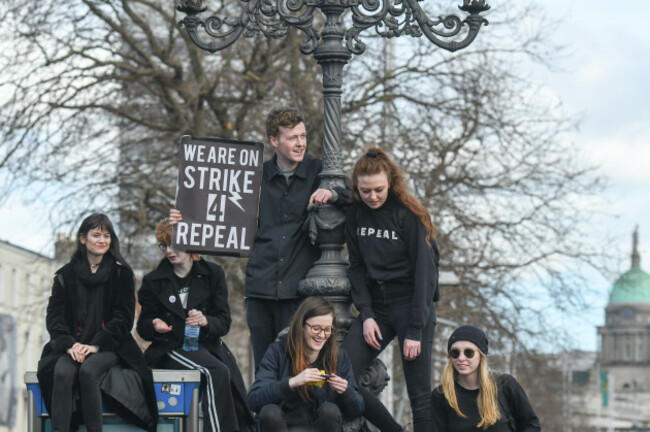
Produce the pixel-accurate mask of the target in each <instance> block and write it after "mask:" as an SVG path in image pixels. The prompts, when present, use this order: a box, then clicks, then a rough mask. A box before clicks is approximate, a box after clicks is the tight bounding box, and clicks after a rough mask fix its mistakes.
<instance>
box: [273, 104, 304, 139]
mask: <svg viewBox="0 0 650 432" xmlns="http://www.w3.org/2000/svg"><path fill="white" fill-rule="evenodd" d="M304 122H305V119H304V118H303V116H302V113H301V112H300V111H298V110H297V109H296V108H290V107H282V108H276V109H274V110H273V111H271V112H270V113H269V115H268V116H267V117H266V136H267V137H274V136H277V135H278V127H279V126H282V127H285V128H289V129H291V128H293V127H296V126H298V125H299V124H300V123H304Z"/></svg>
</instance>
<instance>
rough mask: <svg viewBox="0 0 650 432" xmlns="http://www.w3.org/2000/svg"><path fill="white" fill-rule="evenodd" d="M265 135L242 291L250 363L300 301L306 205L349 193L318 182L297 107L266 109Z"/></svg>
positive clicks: (313, 256) (307, 257)
mask: <svg viewBox="0 0 650 432" xmlns="http://www.w3.org/2000/svg"><path fill="white" fill-rule="evenodd" d="M266 135H267V136H268V139H269V142H270V143H271V145H272V146H273V147H274V148H275V155H274V156H273V158H272V159H271V160H269V161H267V162H265V163H264V168H263V174H262V189H261V196H260V211H259V219H258V228H257V233H256V235H255V242H254V247H253V254H252V256H251V257H250V260H249V261H248V266H247V268H246V289H245V293H244V295H245V296H246V321H247V323H248V328H249V329H250V333H251V342H252V344H253V357H254V360H255V368H256V369H257V366H258V365H259V363H260V361H261V360H262V357H263V356H264V353H265V352H266V349H267V348H268V346H269V345H270V344H271V343H272V342H273V341H274V340H275V338H276V336H277V334H278V332H279V331H280V330H282V329H284V328H285V327H287V326H288V325H289V322H290V321H291V317H292V316H293V313H294V312H295V310H296V309H297V308H298V305H299V304H300V302H301V301H302V297H301V296H300V294H298V282H299V281H300V280H301V279H303V278H304V277H305V275H306V274H307V271H308V270H309V269H310V268H311V267H312V265H313V264H314V262H315V261H316V260H317V259H318V257H319V256H320V250H319V249H318V248H317V247H316V246H314V245H312V244H311V242H310V240H309V237H308V235H307V233H306V231H305V230H304V229H303V225H304V222H305V220H306V218H307V207H308V206H310V205H314V204H315V205H323V204H327V203H334V204H342V203H345V202H346V201H347V199H348V195H349V194H348V191H347V190H346V189H344V188H336V189H335V190H330V189H320V188H319V187H318V185H319V182H320V178H319V176H318V174H320V172H321V168H322V162H321V160H320V159H314V158H312V157H311V156H309V155H308V154H307V133H306V129H305V122H304V118H303V116H302V114H301V113H300V112H299V111H298V110H296V109H293V108H278V109H274V110H273V111H271V112H270V113H269V115H268V117H267V119H266ZM170 218H171V219H172V221H174V222H179V221H180V220H182V217H181V215H180V212H178V211H177V210H171V212H170Z"/></svg>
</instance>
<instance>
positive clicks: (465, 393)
mask: <svg viewBox="0 0 650 432" xmlns="http://www.w3.org/2000/svg"><path fill="white" fill-rule="evenodd" d="M496 380H497V388H498V392H499V393H500V395H499V399H500V402H499V405H500V406H499V411H500V413H501V419H499V420H498V421H497V422H496V423H495V424H494V425H492V426H490V427H489V428H487V429H480V428H478V427H477V426H476V425H477V424H478V423H479V422H480V421H481V416H480V414H479V412H478V402H477V399H478V394H479V390H478V389H477V390H467V389H464V388H463V387H461V386H460V385H459V384H458V383H456V400H457V401H458V408H459V409H460V412H462V413H463V414H464V415H465V416H466V418H462V417H459V416H458V414H456V411H454V409H453V408H452V407H451V406H450V405H449V402H447V399H445V395H444V393H443V392H442V386H438V387H437V388H436V389H435V390H433V392H432V393H431V418H432V424H433V429H432V430H434V431H436V432H479V431H481V432H515V431H516V432H537V431H541V430H542V428H541V426H540V424H539V419H538V418H537V414H535V411H534V410H533V407H532V405H531V404H530V401H529V400H528V397H527V396H526V393H525V392H524V389H523V388H521V385H519V383H518V382H517V380H516V379H515V378H514V377H513V376H512V375H508V374H503V375H500V376H498V377H497V379H496ZM502 404H507V408H505V409H507V410H508V411H509V416H506V415H504V408H503V407H502V406H501V405H502ZM513 427H514V429H513Z"/></svg>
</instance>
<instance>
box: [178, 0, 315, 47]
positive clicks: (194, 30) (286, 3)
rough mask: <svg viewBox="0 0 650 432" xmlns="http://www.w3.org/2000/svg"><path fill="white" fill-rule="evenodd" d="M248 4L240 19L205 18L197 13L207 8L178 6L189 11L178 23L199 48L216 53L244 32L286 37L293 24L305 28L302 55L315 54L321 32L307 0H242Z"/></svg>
mask: <svg viewBox="0 0 650 432" xmlns="http://www.w3.org/2000/svg"><path fill="white" fill-rule="evenodd" d="M242 1H244V2H245V3H247V5H246V7H245V8H244V10H243V11H242V13H241V15H239V17H238V18H231V17H225V18H222V17H218V16H211V17H209V18H207V19H206V20H205V21H204V20H203V19H201V18H199V17H198V14H199V13H201V12H204V11H205V10H206V9H205V8H202V7H194V6H188V5H179V6H177V9H178V10H179V11H180V12H184V13H185V14H187V15H186V16H185V18H183V19H182V20H181V21H180V22H179V23H178V24H179V26H180V27H182V26H185V28H186V29H187V33H188V34H189V36H190V39H192V42H194V43H195V44H196V45H197V46H198V47H199V48H201V49H203V50H206V51H209V52H211V53H215V52H217V51H221V50H222V49H224V48H227V47H229V46H230V45H232V44H233V43H234V42H235V41H236V40H237V39H239V37H240V36H241V35H242V34H243V35H244V36H245V37H254V36H257V35H258V34H260V33H262V34H263V35H264V36H266V37H269V38H274V39H278V38H283V37H285V36H286V35H287V33H288V32H289V29H290V28H291V27H295V28H297V29H299V30H301V31H303V32H304V33H305V35H306V38H305V40H304V41H303V42H302V43H301V44H300V51H301V52H302V53H303V54H312V53H313V52H314V51H315V50H316V48H317V47H318V44H319V41H320V34H319V32H318V31H317V30H316V29H315V28H314V26H313V22H314V11H315V10H316V7H315V6H314V5H309V4H307V3H306V2H305V0H278V1H277V2H268V1H263V0H242ZM199 27H202V28H203V29H204V30H205V34H207V36H209V38H210V40H204V38H203V37H202V36H201V34H200V31H199Z"/></svg>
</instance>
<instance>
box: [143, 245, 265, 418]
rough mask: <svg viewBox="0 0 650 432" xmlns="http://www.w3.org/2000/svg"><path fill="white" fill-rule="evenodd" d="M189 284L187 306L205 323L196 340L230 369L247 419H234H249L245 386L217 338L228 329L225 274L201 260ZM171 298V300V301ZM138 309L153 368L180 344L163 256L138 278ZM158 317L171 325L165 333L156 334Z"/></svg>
mask: <svg viewBox="0 0 650 432" xmlns="http://www.w3.org/2000/svg"><path fill="white" fill-rule="evenodd" d="M191 273H192V275H193V279H192V287H191V289H190V293H189V296H188V299H187V309H188V310H191V309H196V310H200V311H201V312H203V315H204V316H205V317H206V319H207V320H208V325H207V326H205V327H202V328H201V332H200V334H199V343H200V344H201V345H203V346H204V347H205V348H207V349H208V350H209V351H210V352H211V353H212V354H213V355H214V356H215V357H217V358H218V359H219V360H220V361H221V362H222V363H224V364H225V365H226V366H227V367H228V369H229V371H230V382H231V387H232V391H233V397H234V400H235V403H236V404H238V405H239V406H240V407H241V406H244V407H246V412H247V416H246V417H248V418H246V419H238V420H239V422H240V425H241V424H242V421H244V422H245V423H250V422H252V414H250V412H249V410H248V408H247V405H246V387H245V385H244V379H243V378H242V375H241V372H240V370H239V367H238V366H237V362H236V360H235V357H234V356H233V354H232V353H231V352H230V350H229V349H228V346H227V345H226V344H225V343H223V341H222V340H221V337H222V336H225V335H226V334H228V331H229V330H230V323H231V318H230V307H229V306H228V286H227V285H226V275H225V273H224V271H223V269H222V268H221V266H220V265H218V264H215V263H209V262H207V261H205V260H203V259H201V260H199V261H197V262H195V263H194V265H193V266H192V270H191ZM172 298H173V300H171V299H172ZM138 301H139V302H140V306H141V308H142V309H141V311H140V317H139V318H138V324H137V327H136V328H137V331H138V333H139V334H140V336H142V338H143V339H145V340H148V341H151V345H150V346H149V348H147V350H146V351H145V357H146V359H147V361H148V362H149V364H150V365H151V366H152V367H156V365H157V364H158V362H159V360H160V359H161V357H162V356H164V355H165V354H167V353H168V352H170V351H171V350H173V349H179V348H181V347H182V345H183V337H184V330H185V318H186V313H185V310H184V309H183V305H182V304H181V301H180V299H179V297H178V295H177V292H176V285H175V282H174V268H173V266H172V264H171V263H170V262H169V260H168V259H167V258H164V259H163V260H162V261H161V262H160V264H159V265H158V267H157V268H156V269H155V270H154V271H152V272H151V273H149V274H147V275H146V276H145V277H144V279H143V280H142V287H141V288H140V290H139V291H138ZM155 318H160V319H161V320H163V321H165V322H166V323H167V325H170V326H172V331H170V332H168V333H158V332H157V331H156V330H155V328H154V325H153V320H154V319H155Z"/></svg>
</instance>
